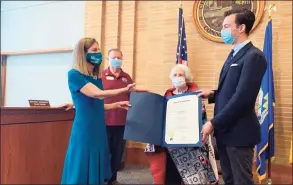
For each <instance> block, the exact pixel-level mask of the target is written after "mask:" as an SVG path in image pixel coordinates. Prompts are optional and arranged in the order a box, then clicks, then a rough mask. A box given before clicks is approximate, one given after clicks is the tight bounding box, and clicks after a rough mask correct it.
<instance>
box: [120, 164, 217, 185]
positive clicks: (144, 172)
mask: <svg viewBox="0 0 293 185" xmlns="http://www.w3.org/2000/svg"><path fill="white" fill-rule="evenodd" d="M118 181H119V182H120V183H122V184H153V180H152V176H151V173H150V171H149V169H148V168H139V167H127V168H125V169H123V170H122V171H120V172H118ZM220 184H223V181H222V178H221V177H220Z"/></svg>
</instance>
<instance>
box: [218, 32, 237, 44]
mask: <svg viewBox="0 0 293 185" xmlns="http://www.w3.org/2000/svg"><path fill="white" fill-rule="evenodd" d="M221 38H222V40H223V41H224V42H225V43H226V44H233V43H234V42H235V39H236V37H233V36H232V30H231V29H223V30H221Z"/></svg>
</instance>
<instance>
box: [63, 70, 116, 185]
mask: <svg viewBox="0 0 293 185" xmlns="http://www.w3.org/2000/svg"><path fill="white" fill-rule="evenodd" d="M87 83H92V84H94V85H96V86H97V87H98V88H99V89H102V90H103V85H102V80H101V79H94V78H93V77H91V76H86V75H83V74H81V73H80V72H78V71H77V70H75V69H72V70H70V71H69V72H68V85H69V89H70V93H71V96H72V100H73V103H74V106H75V118H74V122H73V125H72V129H71V136H70V140H69V145H68V149H67V153H66V157H65V162H64V168H63V174H62V180H61V184H104V181H105V180H106V179H109V178H110V177H111V175H112V174H111V167H110V156H109V149H108V142H107V133H106V124H105V117H104V100H100V99H97V98H91V97H88V96H86V95H84V94H82V93H81V92H80V91H79V90H80V89H81V88H82V87H83V86H85V85H86V84H87Z"/></svg>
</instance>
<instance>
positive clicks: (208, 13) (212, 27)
mask: <svg viewBox="0 0 293 185" xmlns="http://www.w3.org/2000/svg"><path fill="white" fill-rule="evenodd" d="M264 7H265V2H264V1H255V0H248V1H243V0H223V1H219V0H196V1H195V2H194V6H193V19H194V23H195V26H196V28H197V30H198V31H199V32H200V34H202V35H203V36H204V37H206V38H207V39H209V40H212V41H216V42H223V41H222V39H221V29H222V23H223V20H224V18H223V15H224V12H225V11H227V10H231V9H232V8H247V9H250V10H251V11H253V12H254V13H255V23H254V26H253V28H252V30H253V29H254V28H255V27H256V26H257V25H258V23H259V22H260V20H261V17H262V15H263V12H264Z"/></svg>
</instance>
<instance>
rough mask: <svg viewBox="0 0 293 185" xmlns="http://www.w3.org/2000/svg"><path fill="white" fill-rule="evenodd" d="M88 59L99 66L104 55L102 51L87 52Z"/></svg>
mask: <svg viewBox="0 0 293 185" xmlns="http://www.w3.org/2000/svg"><path fill="white" fill-rule="evenodd" d="M86 60H87V61H88V62H89V63H91V64H93V65H94V66H98V65H100V64H101V63H102V60H103V56H102V53H101V52H98V53H87V54H86Z"/></svg>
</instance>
